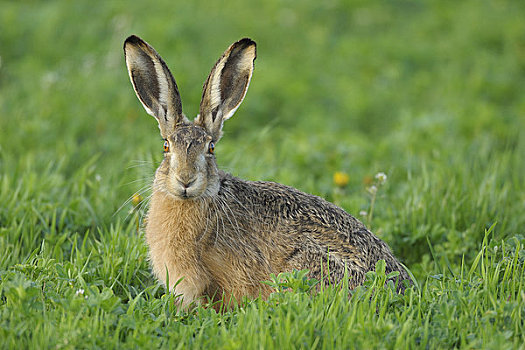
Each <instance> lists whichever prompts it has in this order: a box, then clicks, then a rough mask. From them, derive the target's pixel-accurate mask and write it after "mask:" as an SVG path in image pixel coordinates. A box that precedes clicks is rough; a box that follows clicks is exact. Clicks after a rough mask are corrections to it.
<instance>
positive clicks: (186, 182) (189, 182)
mask: <svg viewBox="0 0 525 350" xmlns="http://www.w3.org/2000/svg"><path fill="white" fill-rule="evenodd" d="M196 180H197V179H196V178H194V179H191V180H181V179H177V182H178V183H179V184H180V185H181V186H182V187H184V188H189V187H191V185H193V184H194V183H195V181H196Z"/></svg>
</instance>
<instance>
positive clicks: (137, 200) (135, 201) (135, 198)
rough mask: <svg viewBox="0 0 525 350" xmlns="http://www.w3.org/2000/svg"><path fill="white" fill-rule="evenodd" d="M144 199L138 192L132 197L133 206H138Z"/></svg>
mask: <svg viewBox="0 0 525 350" xmlns="http://www.w3.org/2000/svg"><path fill="white" fill-rule="evenodd" d="M142 200H143V198H142V196H141V195H140V194H138V193H135V194H134V195H133V198H132V199H131V204H133V207H134V208H136V207H137V206H138V205H139V204H140V203H141V202H142Z"/></svg>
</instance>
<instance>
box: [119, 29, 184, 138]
mask: <svg viewBox="0 0 525 350" xmlns="http://www.w3.org/2000/svg"><path fill="white" fill-rule="evenodd" d="M124 55H125V57H126V66H127V67H128V72H129V78H130V79H131V83H132V84H133V89H135V93H136V94H137V97H138V98H139V100H140V102H142V105H143V106H144V108H145V109H146V112H148V114H150V115H152V116H154V117H155V118H156V119H157V121H158V122H159V129H160V134H161V136H162V138H164V139H166V138H167V137H168V136H169V135H170V134H171V133H172V132H173V130H174V129H175V126H176V125H177V124H178V123H180V122H182V121H184V119H185V117H184V116H183V114H182V104H181V101H180V95H179V90H178V88H177V84H176V83H175V79H173V76H172V75H171V72H170V70H169V69H168V66H166V63H164V61H163V60H162V58H161V57H160V56H159V54H158V53H157V52H156V51H155V50H154V49H153V48H152V47H151V46H149V45H148V43H146V42H145V41H143V40H142V39H140V38H139V37H138V36H135V35H132V36H130V37H128V38H127V39H126V41H125V42H124Z"/></svg>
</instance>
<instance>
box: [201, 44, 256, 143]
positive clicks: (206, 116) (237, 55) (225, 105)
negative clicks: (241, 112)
mask: <svg viewBox="0 0 525 350" xmlns="http://www.w3.org/2000/svg"><path fill="white" fill-rule="evenodd" d="M255 57H256V49H255V42H253V41H252V40H250V39H242V40H239V41H238V42H236V43H234V44H232V45H231V46H230V47H229V48H228V49H227V50H226V51H225V52H224V54H223V55H222V56H221V58H219V60H218V61H217V63H215V66H214V67H213V68H212V70H211V73H210V75H209V76H208V79H206V82H205V83H204V88H203V92H202V101H201V105H200V113H199V115H198V116H197V118H196V119H195V122H194V123H195V125H199V126H202V127H203V128H205V129H206V131H207V132H208V133H209V134H210V135H211V136H212V138H213V140H214V141H218V140H219V139H220V137H221V134H222V123H223V122H224V121H225V120H226V119H228V118H230V117H231V116H232V115H233V113H235V111H236V110H237V108H239V105H240V104H241V102H242V100H243V99H244V96H245V95H246V91H247V90H248V85H249V84H250V79H251V77H252V73H253V62H254V61H255Z"/></svg>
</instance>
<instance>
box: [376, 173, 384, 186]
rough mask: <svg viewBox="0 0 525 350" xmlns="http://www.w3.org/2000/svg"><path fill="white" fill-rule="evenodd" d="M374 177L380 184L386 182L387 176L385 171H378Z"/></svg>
mask: <svg viewBox="0 0 525 350" xmlns="http://www.w3.org/2000/svg"><path fill="white" fill-rule="evenodd" d="M375 178H376V180H377V181H378V182H379V184H380V185H382V184H384V183H385V182H386V179H387V176H386V174H385V173H383V172H379V173H377V174H376V176H375Z"/></svg>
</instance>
